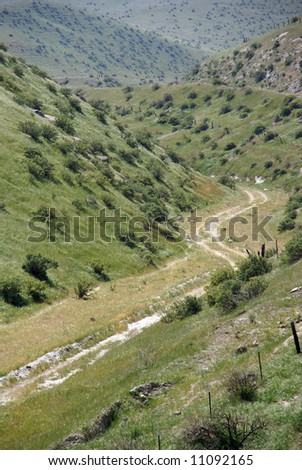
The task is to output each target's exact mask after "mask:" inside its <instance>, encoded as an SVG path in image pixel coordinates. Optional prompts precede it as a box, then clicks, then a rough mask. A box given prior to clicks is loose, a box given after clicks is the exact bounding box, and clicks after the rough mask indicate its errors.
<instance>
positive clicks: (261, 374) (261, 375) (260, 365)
mask: <svg viewBox="0 0 302 470" xmlns="http://www.w3.org/2000/svg"><path fill="white" fill-rule="evenodd" d="M258 362H259V369H260V377H261V380H263V371H262V363H261V355H260V351H258Z"/></svg>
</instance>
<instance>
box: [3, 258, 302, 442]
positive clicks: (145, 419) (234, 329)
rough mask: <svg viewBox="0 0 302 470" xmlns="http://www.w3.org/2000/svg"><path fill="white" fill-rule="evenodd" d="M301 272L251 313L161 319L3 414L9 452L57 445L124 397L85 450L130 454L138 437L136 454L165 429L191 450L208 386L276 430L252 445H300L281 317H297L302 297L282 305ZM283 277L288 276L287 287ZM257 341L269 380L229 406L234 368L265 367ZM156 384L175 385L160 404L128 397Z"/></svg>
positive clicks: (293, 359)
mask: <svg viewBox="0 0 302 470" xmlns="http://www.w3.org/2000/svg"><path fill="white" fill-rule="evenodd" d="M300 269H301V263H298V264H296V265H293V266H291V267H287V268H282V269H281V268H278V269H277V270H276V271H274V272H273V273H272V274H270V287H269V289H268V290H267V291H266V292H265V293H264V294H263V295H262V296H261V297H259V298H258V299H255V300H254V301H253V302H252V303H249V304H247V309H246V310H247V311H246V312H245V313H244V314H241V315H238V312H237V313H234V314H232V315H229V316H228V317H224V318H221V317H219V316H217V315H216V314H215V313H214V311H212V310H209V309H207V308H206V309H205V310H204V311H203V312H201V313H200V314H199V315H197V316H194V317H192V318H188V319H186V320H183V321H179V322H174V323H171V324H168V325H167V324H163V323H158V324H157V325H155V326H153V327H150V328H149V329H148V330H146V331H145V332H143V333H141V334H140V335H138V336H137V337H135V338H133V339H132V340H131V341H128V342H126V343H125V344H123V345H118V346H116V347H113V348H112V349H111V351H110V352H108V353H107V355H106V356H104V358H103V359H101V360H99V361H97V362H96V363H95V364H94V365H93V366H90V367H89V368H86V367H85V361H84V362H83V363H82V364H79V365H80V366H82V367H83V370H82V371H81V373H80V374H79V375H77V374H76V375H74V376H73V377H71V378H70V379H69V380H68V381H66V382H65V383H64V384H62V385H61V386H59V387H56V388H54V389H52V390H49V391H40V392H38V393H37V392H32V394H29V395H27V396H25V397H24V398H21V399H19V400H18V402H16V403H12V404H10V405H7V406H6V412H5V413H4V414H3V416H2V418H1V430H2V431H4V429H5V432H1V440H0V442H1V446H2V448H3V449H6V448H19V449H21V448H27V449H29V448H35V449H37V448H46V447H49V446H50V445H53V444H54V443H55V442H56V441H58V440H59V439H61V438H63V437H64V436H66V435H67V434H68V433H70V432H72V431H74V430H76V429H77V428H80V427H82V426H83V425H86V424H88V423H89V421H90V420H91V419H93V418H94V417H95V416H96V415H97V414H98V413H99V412H100V411H101V410H102V409H104V408H105V407H106V406H108V405H109V404H111V403H113V402H114V401H115V400H117V399H123V400H126V401H125V403H124V405H123V407H122V410H121V411H120V414H119V417H118V419H117V421H116V422H115V423H114V424H113V426H112V428H110V430H109V431H108V432H107V433H106V434H105V435H104V436H103V437H102V438H98V439H96V440H94V441H93V442H90V443H89V444H87V446H81V448H87V449H91V448H94V449H106V448H107V449H110V448H119V446H120V448H121V446H124V445H129V439H130V437H131V435H132V436H133V433H134V435H135V436H139V438H138V437H136V439H137V441H135V440H134V441H133V442H132V445H133V446H134V447H133V448H144V449H146V448H151V449H152V448H155V446H156V440H155V433H156V430H157V429H159V430H161V433H162V442H163V448H166V449H175V448H183V447H182V446H183V443H182V441H181V439H180V437H181V434H182V430H183V429H184V427H185V426H186V425H187V423H188V422H190V419H191V417H193V416H200V417H201V416H204V415H205V414H207V413H208V409H207V406H208V405H207V390H208V384H211V390H212V399H213V407H214V409H215V411H217V410H219V409H223V408H224V407H225V406H226V405H227V406H228V408H231V409H234V410H237V412H240V413H244V414H245V415H246V416H249V417H250V418H253V417H255V416H258V415H260V416H261V417H262V418H263V419H265V420H266V421H267V424H268V432H267V433H266V434H265V435H264V437H263V438H262V440H261V441H258V440H257V439H256V440H255V441H252V442H250V447H249V448H261V449H293V448H296V449H298V448H301V447H300V445H301V440H300V441H299V436H298V435H297V434H296V433H295V432H294V423H293V421H294V416H295V415H296V413H297V412H298V411H299V410H300V408H301V392H300V390H301V378H300V374H299V373H298V370H299V367H300V358H299V356H297V355H296V354H295V350H294V345H293V341H290V342H289V343H288V345H287V346H285V345H283V343H284V341H285V339H287V338H288V337H290V336H291V332H290V328H289V327H287V329H285V330H282V329H278V325H277V322H278V321H279V319H280V318H282V319H284V320H286V323H287V324H288V318H287V317H288V316H289V318H294V317H295V314H293V312H294V311H295V308H296V309H297V308H298V306H299V298H295V297H293V298H292V300H291V308H290V309H289V310H288V312H285V311H284V309H280V307H279V302H280V301H281V300H282V299H283V296H284V292H287V293H288V290H289V289H290V288H292V287H293V286H294V285H296V283H297V281H298V280H299V273H300ZM281 277H282V278H283V279H286V282H283V284H282V289H280V278H281ZM272 291H274V292H275V296H274V298H273V299H272V296H271V292H272ZM250 310H252V311H253V312H255V313H256V323H255V324H254V323H250V322H248V312H249V311H250ZM225 328H227V329H228V331H229V334H228V335H226V334H225ZM238 332H239V333H240V340H239V343H238V339H236V337H237V336H238ZM255 335H256V338H257V339H258V342H259V348H260V351H261V354H262V362H263V371H264V383H263V385H262V386H261V388H260V389H259V396H258V399H257V401H256V402H254V403H253V404H243V403H240V402H235V403H234V402H230V401H229V398H228V396H227V394H226V391H225V386H224V381H225V378H226V376H227V374H228V372H229V371H231V370H233V369H236V368H240V369H245V370H246V369H250V368H252V369H253V370H257V349H255V348H253V347H252V341H253V339H254V337H255ZM176 338H177V341H175V339H176ZM238 344H246V345H247V347H248V352H247V353H245V354H244V355H242V356H238V357H236V355H235V350H236V348H237V347H238ZM152 380H153V381H154V380H155V381H157V382H171V383H172V387H171V389H170V390H168V391H166V392H162V393H161V394H159V395H157V396H156V397H154V398H151V399H150V401H149V404H147V405H139V404H137V403H136V402H134V401H133V399H131V398H130V397H129V390H130V389H131V388H132V387H134V386H136V385H138V384H140V383H145V382H148V381H152ZM285 402H288V403H289V404H288V405H287V404H286V403H285ZM83 403H85V406H83ZM178 411H181V414H180V415H179V414H178V413H176V412H178ZM8 423H9V426H8ZM33 423H35V425H34V426H33ZM135 430H136V431H135ZM134 431H135V432H134ZM136 446H137V447H136Z"/></svg>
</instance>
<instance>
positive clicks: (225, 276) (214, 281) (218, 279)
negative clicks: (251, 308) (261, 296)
mask: <svg viewBox="0 0 302 470" xmlns="http://www.w3.org/2000/svg"><path fill="white" fill-rule="evenodd" d="M235 276H236V273H235V271H234V269H232V268H222V269H217V270H216V271H215V272H214V274H212V276H211V286H218V285H219V284H221V283H222V282H224V281H227V280H230V279H234V278H235Z"/></svg>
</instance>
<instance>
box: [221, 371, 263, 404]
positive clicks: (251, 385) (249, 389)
mask: <svg viewBox="0 0 302 470" xmlns="http://www.w3.org/2000/svg"><path fill="white" fill-rule="evenodd" d="M226 387H227V390H228V392H229V393H230V395H231V396H232V397H234V398H240V399H241V400H244V401H255V400H256V398H257V389H258V387H259V385H258V377H257V375H256V374H253V373H249V372H244V371H233V372H232V373H231V374H230V375H229V377H228V379H227V382H226Z"/></svg>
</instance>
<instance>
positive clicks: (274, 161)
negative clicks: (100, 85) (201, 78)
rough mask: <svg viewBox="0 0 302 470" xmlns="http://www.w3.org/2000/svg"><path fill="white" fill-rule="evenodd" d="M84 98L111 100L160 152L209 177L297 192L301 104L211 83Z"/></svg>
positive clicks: (297, 100)
mask: <svg viewBox="0 0 302 470" xmlns="http://www.w3.org/2000/svg"><path fill="white" fill-rule="evenodd" d="M85 94H86V96H87V97H88V99H95V98H96V97H98V98H102V99H104V100H106V99H107V100H110V103H111V106H112V105H115V107H113V109H115V110H116V112H117V113H118V114H119V115H120V119H121V120H122V122H124V123H126V124H127V125H128V126H129V129H132V130H134V129H139V128H141V127H145V126H146V125H148V129H149V131H150V132H151V133H152V135H153V136H154V137H156V138H157V143H158V145H159V146H161V147H163V148H165V150H166V151H167V152H168V153H169V152H170V155H172V157H173V158H174V159H175V160H177V159H178V160H183V161H185V162H186V163H187V164H188V165H189V166H190V167H192V168H195V169H197V170H199V171H201V172H202V173H203V174H207V175H212V176H218V177H221V176H228V177H229V178H233V179H234V181H236V180H238V181H247V182H252V183H255V182H258V183H261V184H266V185H267V184H270V183H273V184H274V185H277V186H280V187H284V188H286V189H287V190H292V189H293V187H294V185H295V184H296V186H297V187H299V184H300V180H301V159H300V151H301V135H302V134H301V116H302V115H301V112H302V101H301V99H300V98H299V97H294V96H292V95H285V94H280V93H276V92H273V91H268V90H260V89H257V88H252V87H241V88H236V87H233V88H231V87H227V86H221V85H211V84H207V83H200V84H180V85H171V86H161V87H159V86H152V87H146V88H144V87H143V88H139V87H138V88H134V89H133V90H132V91H131V92H130V93H129V92H127V90H126V89H124V90H122V89H120V90H107V91H106V92H105V91H103V90H87V91H85Z"/></svg>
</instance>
